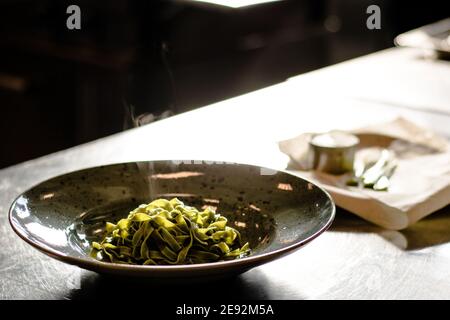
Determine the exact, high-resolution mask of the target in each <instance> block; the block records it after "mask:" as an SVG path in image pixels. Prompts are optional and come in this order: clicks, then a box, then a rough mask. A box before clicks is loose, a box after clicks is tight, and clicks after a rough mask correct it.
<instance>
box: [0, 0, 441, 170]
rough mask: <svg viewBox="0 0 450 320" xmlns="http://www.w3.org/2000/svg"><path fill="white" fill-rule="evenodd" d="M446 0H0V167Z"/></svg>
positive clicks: (273, 75) (319, 63) (184, 103)
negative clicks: (260, 0)
mask: <svg viewBox="0 0 450 320" xmlns="http://www.w3.org/2000/svg"><path fill="white" fill-rule="evenodd" d="M445 3H446V2H445V1H427V2H424V1H414V2H413V1H398V0H396V1H393V0H391V1H388V0H385V1H365V0H281V1H277V2H273V3H266V4H260V5H255V6H251V7H245V8H240V9H231V8H227V7H222V6H217V5H208V4H201V3H196V2H193V1H187V0H186V1H183V0H176V1H175V0H173V1H169V0H167V1H157V0H151V1H139V0H135V1H125V0H121V1H119V0H117V1H115V0H114V1H111V0H110V1H103V0H102V1H92V0H84V1H61V0H41V1H31V0H0V58H1V59H0V110H1V111H0V139H1V140H0V146H1V148H0V150H1V151H0V155H1V156H0V168H2V167H5V166H9V165H12V164H14V163H18V162H21V161H24V160H27V159H32V158H35V157H38V156H41V155H44V154H48V153H51V152H54V151H57V150H61V149H65V148H68V147H71V146H74V145H77V144H80V143H83V142H86V141H90V140H93V139H97V138H100V137H103V136H106V135H109V134H112V133H115V132H119V131H121V130H124V129H126V128H130V127H132V126H134V125H135V123H136V122H137V121H138V120H136V118H137V119H141V120H142V119H143V120H142V121H143V122H149V121H156V120H157V119H158V118H161V117H165V116H168V115H170V114H176V113H180V112H184V111H187V110H192V109H194V108H197V107H200V106H204V105H207V104H210V103H213V102H215V101H220V100H223V99H225V98H229V97H232V96H236V95H239V94H242V93H245V92H249V91H252V90H255V89H259V88H262V87H266V86H269V85H271V84H274V83H278V82H282V81H284V80H286V79H287V78H289V77H291V76H294V75H297V74H300V73H303V72H307V71H310V70H314V69H317V68H320V67H324V66H327V65H330V64H334V63H337V62H340V61H344V60H347V59H350V58H354V57H357V56H361V55H365V54H368V53H370V52H374V51H378V50H381V49H384V48H388V47H391V46H393V38H394V37H395V36H396V35H398V34H399V33H402V32H404V31H407V30H410V29H413V28H416V27H419V26H421V25H424V24H427V23H430V22H434V21H436V20H439V19H442V18H445V17H447V16H448V11H446V10H445V9H446V5H445ZM70 4H77V5H79V6H80V8H81V30H68V29H67V28H66V19H67V17H68V14H66V8H67V7H68V6H69V5H70ZM370 4H377V5H379V6H380V7H381V16H382V29H381V30H368V29H367V28H366V19H367V16H368V15H367V14H366V8H367V6H369V5H370ZM133 110H134V111H133ZM145 113H151V114H152V115H153V116H147V117H144V118H143V117H141V118H139V117H138V115H142V114H145ZM132 118H135V121H134V122H133V121H132Z"/></svg>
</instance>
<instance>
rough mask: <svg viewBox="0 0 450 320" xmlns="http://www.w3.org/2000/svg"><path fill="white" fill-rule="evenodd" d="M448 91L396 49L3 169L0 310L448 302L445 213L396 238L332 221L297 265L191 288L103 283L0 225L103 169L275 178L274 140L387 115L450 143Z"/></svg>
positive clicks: (364, 225) (437, 66)
mask: <svg viewBox="0 0 450 320" xmlns="http://www.w3.org/2000/svg"><path fill="white" fill-rule="evenodd" d="M449 81H450V63H449V62H445V61H432V60H426V59H422V58H421V56H420V53H419V52H418V51H415V50H413V49H399V48H394V49H389V50H385V51H382V52H378V53H375V54H372V55H369V56H366V57H362V58H359V59H355V60H351V61H349V62H345V63H342V64H339V65H336V66H331V67H328V68H325V69H322V70H318V71H314V72H312V73H309V74H304V75H300V76H298V77H295V78H293V79H290V80H288V81H286V82H284V83H281V84H278V85H275V86H272V87H269V88H266V89H262V90H259V91H255V92H252V93H250V94H247V95H244V96H241V97H236V98H233V99H230V100H226V101H223V102H219V103H216V104H214V105H211V106H207V107H205V108H201V109H198V110H195V111H192V112H188V113H184V114H181V115H178V116H175V117H172V118H169V119H167V120H162V121H159V122H156V123H153V124H150V125H147V126H144V127H141V128H137V129H132V130H129V131H126V132H122V133H119V134H116V135H113V136H110V137H107V138H104V139H100V140H97V141H94V142H91V143H88V144H85V145H81V146H77V147H75V148H72V149H69V150H64V151H60V152H57V153H55V154H51V155H48V156H45V157H42V158H39V159H35V160H32V161H28V162H25V163H22V164H18V165H15V166H12V167H9V168H6V169H3V170H0V243H1V244H2V249H1V250H0V299H86V298H97V297H102V296H103V297H104V296H110V295H111V293H113V292H120V293H127V292H133V294H139V293H142V294H145V295H146V296H148V297H158V296H160V295H161V293H163V292H173V290H174V289H179V288H181V289H186V288H187V286H189V291H186V290H185V291H180V292H189V295H190V296H193V295H194V294H196V293H197V292H198V293H201V292H205V290H209V289H212V288H217V285H222V288H223V289H221V290H216V292H217V295H218V296H217V299H220V298H221V297H227V296H231V297H232V298H235V299H239V298H246V299H366V298H369V299H419V298H429V299H434V298H450V243H449V242H450V207H446V208H444V209H442V210H440V211H439V212H437V213H434V214H432V215H431V216H429V217H428V218H426V219H424V220H422V221H420V222H418V223H416V224H414V225H413V226H411V227H410V228H408V229H406V230H402V231H389V230H384V229H381V228H379V227H376V226H374V225H372V224H370V223H368V222H365V221H364V220H362V219H360V218H357V217H356V216H353V215H351V214H350V213H346V212H344V211H343V210H338V214H337V218H336V220H335V222H334V224H333V226H332V227H331V229H330V230H329V231H327V232H326V233H324V234H323V235H321V236H320V237H319V238H317V239H316V240H314V241H313V242H312V243H311V244H309V245H308V246H306V247H305V248H303V249H301V250H299V251H297V252H295V253H294V254H291V255H289V256H287V257H284V258H282V259H279V260H277V261H274V262H271V263H269V264H266V265H264V266H261V267H258V268H255V269H253V270H250V271H248V272H246V273H244V274H242V275H240V276H238V277H236V278H233V279H231V280H228V281H226V282H224V283H219V284H217V283H204V284H201V285H194V286H193V285H189V284H170V285H164V284H158V283H152V282H149V281H140V280H139V281H137V280H133V279H119V278H110V277H106V276H102V275H99V274H96V273H93V272H89V271H85V270H81V269H79V268H77V267H74V266H70V265H66V264H64V263H61V262H58V261H56V260H53V259H51V258H49V257H47V256H45V255H44V254H42V253H40V252H38V251H37V250H35V249H33V248H32V247H30V246H29V245H27V244H26V243H25V242H24V241H22V240H21V239H20V238H19V237H18V236H16V235H15V234H14V232H13V231H12V229H11V227H10V226H9V223H8V220H7V214H8V209H9V206H10V204H11V203H12V201H13V200H14V198H15V197H17V196H18V195H19V194H20V193H21V192H23V191H25V190H26V189H28V188H30V187H32V186H33V185H35V184H37V183H39V182H41V181H43V180H45V179H47V178H50V177H52V176H55V175H58V174H62V173H66V172H68V171H72V170H77V169H81V168H86V167H90V166H95V165H100V164H106V163H114V162H122V161H134V160H146V159H147V160H150V159H153V160H157V159H211V160H227V161H236V162H244V163H256V164H261V165H266V166H271V167H276V168H284V167H285V165H286V161H287V159H286V157H285V156H284V155H283V154H281V153H280V152H279V151H278V147H277V141H279V140H281V139H285V138H288V137H292V136H294V135H297V134H299V133H301V132H304V131H311V130H329V129H332V128H342V129H347V128H354V127H359V126H362V125H365V124H368V123H375V122H377V121H384V120H387V119H391V118H394V117H396V116H403V117H407V118H409V119H411V120H413V121H416V122H417V123H419V124H422V125H424V126H429V127H432V128H433V129H434V130H436V131H437V132H439V133H441V134H443V135H446V136H447V137H450V90H449V89H450V82H449ZM4 138H7V137H4ZM26 147H27V146H17V148H26ZM2 152H14V150H2ZM132 290H133V291H132Z"/></svg>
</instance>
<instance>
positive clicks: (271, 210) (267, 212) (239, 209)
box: [9, 161, 335, 278]
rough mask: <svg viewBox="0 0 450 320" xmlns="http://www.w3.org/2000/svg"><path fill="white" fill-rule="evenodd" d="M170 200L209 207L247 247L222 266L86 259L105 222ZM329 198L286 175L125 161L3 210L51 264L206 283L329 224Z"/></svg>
mask: <svg viewBox="0 0 450 320" xmlns="http://www.w3.org/2000/svg"><path fill="white" fill-rule="evenodd" d="M157 197H158V198H159V197H165V198H172V197H178V198H179V199H180V200H182V201H184V202H185V203H187V204H190V205H194V206H196V207H198V208H201V207H202V206H204V205H209V206H215V207H217V212H218V213H221V214H223V215H225V216H226V217H227V218H228V219H229V221H230V223H231V224H232V225H233V226H234V227H235V228H237V229H239V230H240V232H241V235H242V237H243V240H244V241H249V242H250V246H251V248H252V249H253V250H252V254H251V255H250V256H248V257H245V258H241V259H236V260H232V261H225V262H215V263H203V264H194V265H174V266H136V265H123V264H115V263H108V262H101V261H97V260H95V259H93V258H91V257H90V256H89V252H90V242H91V241H94V240H98V239H99V238H100V237H101V235H102V232H103V227H104V222H105V221H106V220H109V221H111V220H114V219H119V218H121V217H125V216H127V215H128V213H129V211H130V210H131V209H133V208H135V207H136V206H137V205H139V204H141V203H148V202H150V200H151V199H152V198H157ZM334 214H335V206H334V203H333V201H332V200H331V198H330V196H329V195H328V194H327V193H326V192H325V191H324V190H323V189H321V188H319V187H318V186H316V185H314V184H313V183H311V182H309V181H306V180H304V179H301V178H299V177H297V176H294V175H291V174H289V173H286V172H281V171H274V170H269V169H265V168H261V167H256V166H250V165H243V164H223V163H222V164H220V163H210V162H195V163H194V162H187V161H184V162H183V163H180V162H178V161H154V162H133V163H124V164H115V165H109V166H102V167H96V168H90V169H86V170H82V171H77V172H72V173H68V174H65V175H62V176H59V177H56V178H53V179H50V180H47V181H45V182H42V183H41V184H39V185H37V186H35V187H34V188H32V189H30V190H28V191H27V192H25V193H24V194H22V195H21V196H19V197H18V198H17V199H16V200H15V201H14V203H13V204H12V206H11V209H10V212H9V219H10V223H11V225H12V227H13V229H14V231H15V232H16V233H17V234H18V235H19V236H20V237H21V238H22V239H23V240H25V241H26V242H28V243H29V244H31V245H32V246H34V247H35V248H37V249H38V250H40V251H42V252H44V253H45V254H47V255H49V256H51V257H53V258H56V259H58V260H61V261H64V262H67V263H70V264H74V265H77V266H79V267H82V268H85V269H89V270H93V271H97V272H101V273H109V274H120V275H129V276H145V277H157V278H187V277H214V276H223V275H232V274H237V273H241V272H244V271H246V270H249V269H251V268H253V267H256V266H258V265H261V264H263V263H266V262H268V261H271V260H274V259H277V258H280V257H282V256H284V255H286V254H288V253H292V252H293V251H295V250H296V249H299V248H300V247H302V246H303V245H305V244H306V243H308V242H309V241H311V240H313V239H314V238H315V237H317V236H318V235H320V234H321V233H322V232H324V231H325V230H326V229H327V228H328V227H329V226H330V224H331V222H332V221H333V218H334Z"/></svg>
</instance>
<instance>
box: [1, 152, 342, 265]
mask: <svg viewBox="0 0 450 320" xmlns="http://www.w3.org/2000/svg"><path fill="white" fill-rule="evenodd" d="M169 161H179V160H173V159H171V160H144V161H127V162H115V163H108V164H104V165H97V166H90V167H86V168H82V169H78V170H73V171H69V172H66V173H63V174H59V175H56V176H53V177H51V178H48V179H45V180H43V181H41V182H39V183H36V184H34V185H33V186H31V187H30V188H28V189H26V190H25V191H23V192H21V193H20V194H19V195H18V196H17V197H16V198H15V199H14V201H13V202H12V204H11V206H10V208H9V210H8V221H9V224H10V226H11V227H12V229H13V231H14V232H15V233H16V234H17V235H18V236H19V237H20V238H21V239H22V240H24V241H25V242H26V243H28V244H29V245H31V246H32V247H33V248H35V249H37V250H38V251H40V252H42V253H44V254H46V255H48V256H50V257H52V258H54V259H56V260H59V261H62V262H65V263H68V264H72V265H76V266H80V267H86V268H88V269H90V270H101V269H107V270H114V271H132V270H134V271H141V272H149V273H150V272H152V271H153V272H156V271H160V272H161V271H167V272H170V271H173V272H176V271H185V272H188V271H194V270H204V269H205V268H207V269H222V268H224V267H227V266H233V265H236V264H248V265H252V264H253V262H258V261H264V260H266V259H267V258H270V257H272V256H275V257H276V256H280V255H283V254H287V253H289V252H292V251H294V250H295V249H298V248H300V247H302V246H304V245H305V244H307V243H309V242H311V241H312V240H314V239H315V238H317V237H318V236H319V235H321V234H322V233H324V232H325V231H326V230H327V229H328V228H329V227H330V226H331V224H332V223H333V221H334V218H335V216H336V204H335V203H334V201H333V198H332V197H331V195H330V194H329V193H328V192H327V191H326V190H325V189H324V188H323V187H321V186H319V185H317V184H316V183H315V182H312V181H310V180H309V179H307V178H304V177H300V176H299V175H296V174H294V173H292V172H289V171H287V170H280V169H272V168H268V167H264V166H258V165H253V164H246V163H239V162H225V161H222V163H220V164H221V165H240V166H249V167H255V168H259V169H268V170H274V171H276V172H281V173H284V174H287V175H290V176H293V177H296V178H298V179H302V180H304V181H306V182H308V183H311V184H312V185H313V186H314V187H316V188H318V189H319V190H320V191H322V192H323V194H324V195H325V196H326V197H327V198H328V200H329V202H330V204H331V213H330V215H329V217H328V221H327V222H326V223H325V224H324V225H323V226H322V227H320V228H319V229H318V230H317V231H316V232H314V233H313V234H312V235H310V236H309V237H307V238H305V239H303V240H300V241H297V242H295V243H293V244H291V245H289V246H287V247H283V248H279V249H276V250H273V251H270V252H266V253H261V254H257V255H254V256H252V255H250V256H247V257H243V258H239V259H234V260H228V261H218V262H206V263H196V264H178V265H131V264H120V263H113V262H104V261H100V260H96V259H94V258H92V259H84V258H78V257H75V256H71V255H67V254H64V253H62V252H61V251H58V250H55V249H53V248H49V247H46V246H42V245H41V244H39V243H38V242H37V241H34V240H32V239H30V238H29V237H27V235H26V234H25V233H24V232H22V231H21V230H20V228H18V226H16V223H15V222H13V217H12V215H13V208H14V207H15V205H16V203H17V200H18V199H19V198H20V197H22V196H23V195H24V194H25V193H27V192H29V191H31V190H32V189H34V188H36V187H37V186H39V185H41V184H43V183H46V182H48V181H50V180H52V179H56V178H60V177H63V176H66V175H70V174H73V173H76V172H81V171H87V170H92V169H96V168H101V167H112V166H116V165H125V164H133V163H149V162H169ZM180 161H181V160H180ZM182 161H194V160H186V159H184V160H182ZM195 161H201V162H202V163H201V164H204V163H205V162H208V161H209V160H195ZM209 162H214V161H209ZM216 162H218V161H216Z"/></svg>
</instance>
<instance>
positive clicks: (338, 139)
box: [309, 131, 359, 174]
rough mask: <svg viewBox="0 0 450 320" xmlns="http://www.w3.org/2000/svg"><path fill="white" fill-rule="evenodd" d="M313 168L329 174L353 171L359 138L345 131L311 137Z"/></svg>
mask: <svg viewBox="0 0 450 320" xmlns="http://www.w3.org/2000/svg"><path fill="white" fill-rule="evenodd" d="M309 144H310V147H311V151H312V153H313V156H312V158H313V161H312V163H313V169H315V170H317V171H321V172H326V173H331V174H343V173H346V172H351V171H353V162H354V159H355V152H356V146H357V145H358V144H359V138H358V137H356V136H355V135H352V134H349V133H345V132H337V131H335V132H328V133H324V134H318V135H315V136H313V137H312V139H311V140H310V142H309Z"/></svg>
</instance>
